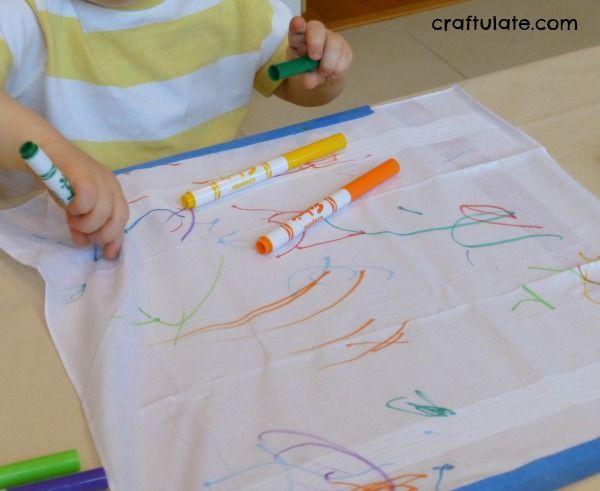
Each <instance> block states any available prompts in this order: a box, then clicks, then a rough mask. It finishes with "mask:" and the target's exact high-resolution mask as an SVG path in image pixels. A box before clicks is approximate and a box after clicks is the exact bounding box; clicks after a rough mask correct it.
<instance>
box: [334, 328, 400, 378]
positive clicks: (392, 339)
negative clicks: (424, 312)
mask: <svg viewBox="0 0 600 491" xmlns="http://www.w3.org/2000/svg"><path fill="white" fill-rule="evenodd" d="M407 323H408V321H407V320H406V321H404V322H403V323H402V325H401V326H400V327H399V328H398V330H397V331H396V332H395V333H394V334H392V335H391V336H390V337H388V338H386V339H384V340H383V341H380V342H377V343H376V344H375V346H373V347H372V348H370V349H368V350H367V351H365V352H363V353H361V354H359V355H357V356H354V357H353V358H349V359H348V360H344V361H338V362H336V363H331V364H329V365H325V366H324V367H323V368H329V367H334V366H336V365H343V364H346V363H350V362H352V361H356V360H359V359H360V358H362V357H363V356H366V355H368V354H369V353H377V352H378V351H381V350H382V349H384V348H388V347H389V346H391V345H393V344H396V342H397V341H398V340H399V339H400V338H401V337H402V336H404V328H405V327H406V324H407Z"/></svg>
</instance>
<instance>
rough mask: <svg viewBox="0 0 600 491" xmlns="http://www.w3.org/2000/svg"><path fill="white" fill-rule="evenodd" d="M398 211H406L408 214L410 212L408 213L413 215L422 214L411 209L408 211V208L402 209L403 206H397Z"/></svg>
mask: <svg viewBox="0 0 600 491" xmlns="http://www.w3.org/2000/svg"><path fill="white" fill-rule="evenodd" d="M398 209H399V210H404V211H408V212H410V213H414V214H415V215H422V214H423V212H421V211H417V210H411V209H409V208H404V206H399V207H398Z"/></svg>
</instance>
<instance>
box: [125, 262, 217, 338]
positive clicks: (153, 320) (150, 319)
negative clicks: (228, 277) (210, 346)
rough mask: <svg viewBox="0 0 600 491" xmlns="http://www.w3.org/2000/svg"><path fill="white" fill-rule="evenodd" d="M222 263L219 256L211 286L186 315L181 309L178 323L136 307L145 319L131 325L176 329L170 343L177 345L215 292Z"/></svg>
mask: <svg viewBox="0 0 600 491" xmlns="http://www.w3.org/2000/svg"><path fill="white" fill-rule="evenodd" d="M223 262H224V256H221V260H220V261H219V266H218V267H217V272H216V273H215V277H214V279H213V281H212V283H211V285H210V286H209V288H208V290H207V292H206V293H205V294H204V296H203V297H202V298H201V299H200V301H199V302H198V303H197V304H196V305H195V306H194V307H192V310H190V312H189V313H186V311H185V309H183V310H182V312H181V318H180V319H179V320H178V321H165V320H163V319H161V318H160V317H157V316H155V315H152V314H149V313H148V312H146V311H145V310H144V309H142V308H141V307H138V311H139V312H140V313H141V314H142V315H143V316H144V317H145V318H146V319H145V320H143V321H138V322H134V323H133V324H134V325H136V326H148V325H152V324H158V325H161V326H166V327H169V328H175V329H176V332H175V337H174V338H173V339H172V341H173V344H177V340H178V339H179V338H180V337H181V332H182V331H183V329H184V327H185V326H186V324H187V323H188V322H189V321H190V320H191V319H192V317H194V316H195V315H196V314H197V313H198V311H199V310H200V308H201V307H202V306H203V305H204V303H205V302H206V301H207V300H208V298H209V297H210V296H211V295H212V293H213V292H214V291H215V288H216V286H217V283H218V282H219V279H220V278H221V274H222V272H223Z"/></svg>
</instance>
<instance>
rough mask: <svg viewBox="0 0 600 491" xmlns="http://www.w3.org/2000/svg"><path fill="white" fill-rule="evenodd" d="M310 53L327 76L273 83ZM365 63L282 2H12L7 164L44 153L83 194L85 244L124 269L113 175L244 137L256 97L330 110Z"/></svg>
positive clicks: (80, 229) (6, 40) (1, 107)
mask: <svg viewBox="0 0 600 491" xmlns="http://www.w3.org/2000/svg"><path fill="white" fill-rule="evenodd" d="M306 54H308V56H309V57H310V58H312V59H315V60H321V62H320V66H319V69H318V70H317V71H316V72H313V73H308V74H304V75H301V76H297V77H292V78H289V79H287V80H285V81H284V82H282V83H280V84H279V85H278V84H277V83H275V82H272V81H271V80H270V79H269V78H268V77H267V75H266V69H267V67H268V65H270V64H272V63H276V62H280V61H284V60H285V59H286V58H287V59H291V58H295V57H298V56H304V55H306ZM351 62H352V51H351V49H350V47H349V46H348V44H347V43H346V41H345V40H344V39H343V38H342V37H341V36H340V35H339V34H336V33H333V32H331V31H329V30H327V29H326V28H325V27H324V26H323V24H321V23H319V22H315V21H312V22H308V23H307V22H306V21H305V20H304V19H303V18H302V17H294V18H292V19H291V20H290V15H289V11H288V10H287V7H285V6H284V5H283V4H282V2H281V0H94V1H92V0H60V1H56V0H2V1H1V2H0V165H2V166H3V167H5V168H9V169H22V168H23V162H22V161H21V159H20V157H19V152H18V149H19V146H20V145H21V144H22V143H23V142H24V141H26V140H33V141H35V142H36V143H37V144H39V145H40V147H42V148H43V149H44V151H45V152H46V153H47V154H48V156H49V157H50V159H51V160H53V161H54V163H55V164H56V165H57V166H58V167H59V168H60V169H61V170H62V172H63V174H64V175H65V176H66V177H67V178H68V179H69V180H70V182H71V184H72V186H73V189H74V191H75V199H74V200H73V202H72V203H71V204H70V205H69V206H68V207H67V209H66V212H67V221H68V225H69V227H70V230H71V234H72V236H73V240H74V241H75V242H76V243H77V244H79V245H85V244H88V243H89V242H90V241H93V242H96V243H99V244H102V245H103V246H104V256H105V257H106V258H109V259H112V258H114V257H116V256H117V254H118V252H119V250H120V248H121V245H122V242H123V236H124V235H123V234H124V233H123V230H124V227H125V224H126V222H127V220H128V217H129V212H128V206H127V203H126V201H125V198H124V196H123V193H122V191H121V188H120V186H119V183H118V181H117V180H116V178H115V176H114V175H113V173H112V172H111V170H110V169H115V168H119V167H124V166H127V165H132V164H136V163H140V162H144V161H149V160H154V159H157V158H160V157H164V156H167V155H173V154H176V153H181V152H184V151H188V150H192V149H195V148H199V147H202V146H206V145H210V144H214V143H217V142H219V141H225V140H228V139H231V138H233V137H235V135H236V134H237V132H238V129H239V126H240V124H241V122H242V120H243V117H244V115H245V113H246V110H247V106H248V104H249V101H250V97H251V94H252V88H253V87H254V88H256V89H257V90H258V91H259V92H261V93H262V94H263V95H270V94H272V93H275V94H276V95H277V96H279V97H281V98H283V99H285V100H287V101H290V102H292V103H295V104H299V105H305V106H310V105H319V104H324V103H326V102H329V101H330V100H332V99H333V98H335V97H336V96H337V95H338V94H339V93H340V92H341V90H342V89H343V87H344V83H345V77H346V75H347V72H348V69H349V67H350V64H351ZM2 89H3V90H2Z"/></svg>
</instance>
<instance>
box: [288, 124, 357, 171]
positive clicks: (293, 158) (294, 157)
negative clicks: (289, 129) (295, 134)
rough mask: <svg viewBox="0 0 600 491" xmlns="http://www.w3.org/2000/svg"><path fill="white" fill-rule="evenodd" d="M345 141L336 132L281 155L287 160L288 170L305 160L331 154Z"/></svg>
mask: <svg viewBox="0 0 600 491" xmlns="http://www.w3.org/2000/svg"><path fill="white" fill-rule="evenodd" d="M346 143H347V142H346V137H345V136H344V135H343V134H342V133H336V134H335V135H331V136H329V137H327V138H323V139H322V140H318V141H316V142H313V143H311V144H310V145H306V146H304V147H300V148H297V149H296V150H292V151H291V152H288V153H284V154H283V157H284V158H285V159H286V160H287V161H288V170H292V169H293V168H295V167H298V166H300V165H302V164H306V163H307V162H311V161H313V160H316V159H320V158H322V157H326V156H327V155H331V154H332V153H334V152H337V151H339V150H341V149H342V148H344V147H345V146H346Z"/></svg>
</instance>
